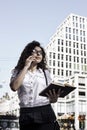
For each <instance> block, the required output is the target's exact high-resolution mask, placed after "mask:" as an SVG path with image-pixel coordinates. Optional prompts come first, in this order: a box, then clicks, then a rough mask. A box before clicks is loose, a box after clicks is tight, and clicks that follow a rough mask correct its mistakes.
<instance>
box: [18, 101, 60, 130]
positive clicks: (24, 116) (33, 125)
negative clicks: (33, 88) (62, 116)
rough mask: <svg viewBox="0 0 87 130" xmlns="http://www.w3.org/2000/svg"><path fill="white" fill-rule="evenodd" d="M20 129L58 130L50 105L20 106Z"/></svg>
mask: <svg viewBox="0 0 87 130" xmlns="http://www.w3.org/2000/svg"><path fill="white" fill-rule="evenodd" d="M19 126H20V130H25V128H27V130H44V129H45V130H60V128H59V124H58V122H56V116H55V113H54V111H53V109H52V107H51V105H50V104H49V105H45V106H40V107H33V108H20V117H19Z"/></svg>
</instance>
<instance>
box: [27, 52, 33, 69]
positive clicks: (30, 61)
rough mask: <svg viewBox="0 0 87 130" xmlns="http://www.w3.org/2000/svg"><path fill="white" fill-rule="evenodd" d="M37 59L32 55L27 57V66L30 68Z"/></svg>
mask: <svg viewBox="0 0 87 130" xmlns="http://www.w3.org/2000/svg"><path fill="white" fill-rule="evenodd" d="M33 61H35V56H33V55H31V56H29V57H28V58H27V59H26V62H25V66H26V67H27V68H29V67H30V66H31V63H32V62H33Z"/></svg>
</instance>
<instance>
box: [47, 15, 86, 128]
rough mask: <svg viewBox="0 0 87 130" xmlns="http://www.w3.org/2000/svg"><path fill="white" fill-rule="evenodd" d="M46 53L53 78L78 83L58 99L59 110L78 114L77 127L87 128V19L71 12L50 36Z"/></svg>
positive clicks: (57, 106) (57, 110)
mask: <svg viewBox="0 0 87 130" xmlns="http://www.w3.org/2000/svg"><path fill="white" fill-rule="evenodd" d="M46 53H47V61H48V66H49V69H50V72H51V76H52V79H53V80H56V81H61V82H65V81H67V82H69V83H71V85H74V86H76V90H75V91H73V92H72V93H70V94H69V95H68V96H66V97H65V98H62V99H61V98H60V99H59V100H58V103H57V104H56V105H55V107H54V108H55V111H56V113H57V114H60V115H62V114H64V113H65V114H67V113H69V114H74V117H75V127H76V129H79V128H81V127H82V128H83V127H84V128H85V129H87V109H86V108H87V18H86V17H84V16H79V15H76V14H70V15H69V16H68V17H67V18H66V19H65V20H64V21H63V22H62V23H61V24H60V25H59V26H58V28H57V30H56V32H55V33H54V34H53V36H52V37H51V38H50V40H49V43H48V44H47V46H46ZM83 116H84V122H83V124H81V123H82V120H80V117H81V118H83Z"/></svg>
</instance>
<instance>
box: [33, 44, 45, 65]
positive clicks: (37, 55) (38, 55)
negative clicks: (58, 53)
mask: <svg viewBox="0 0 87 130" xmlns="http://www.w3.org/2000/svg"><path fill="white" fill-rule="evenodd" d="M42 53H43V52H42V49H41V48H40V47H38V46H36V47H35V48H34V49H33V51H32V55H33V56H34V57H35V61H34V62H35V63H40V62H41V61H42V58H43V55H42Z"/></svg>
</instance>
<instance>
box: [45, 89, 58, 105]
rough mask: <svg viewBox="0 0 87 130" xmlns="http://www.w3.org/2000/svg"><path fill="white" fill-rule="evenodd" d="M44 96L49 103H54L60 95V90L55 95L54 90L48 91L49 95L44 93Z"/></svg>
mask: <svg viewBox="0 0 87 130" xmlns="http://www.w3.org/2000/svg"><path fill="white" fill-rule="evenodd" d="M46 95H47V97H48V98H49V100H50V103H56V102H57V100H58V97H59V95H60V90H59V91H58V92H57V93H56V92H55V89H53V90H49V93H46Z"/></svg>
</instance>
